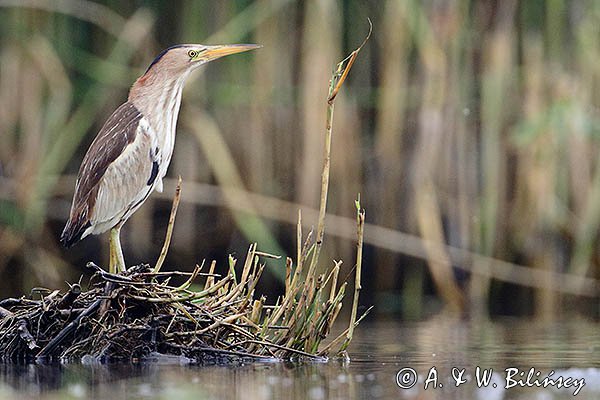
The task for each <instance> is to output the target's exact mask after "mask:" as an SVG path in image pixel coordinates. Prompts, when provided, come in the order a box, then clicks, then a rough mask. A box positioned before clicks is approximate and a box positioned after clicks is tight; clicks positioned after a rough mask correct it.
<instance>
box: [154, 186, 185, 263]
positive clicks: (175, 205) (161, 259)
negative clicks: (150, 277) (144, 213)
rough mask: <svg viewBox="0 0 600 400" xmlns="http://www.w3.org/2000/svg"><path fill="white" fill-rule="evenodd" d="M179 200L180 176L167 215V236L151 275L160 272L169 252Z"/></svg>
mask: <svg viewBox="0 0 600 400" xmlns="http://www.w3.org/2000/svg"><path fill="white" fill-rule="evenodd" d="M180 199H181V176H180V177H179V178H178V179H177V187H176V188H175V197H174V198H173V206H172V207H171V214H170V215H169V225H168V226H167V234H166V236H165V242H164V244H163V247H162V249H161V251H160V255H159V256H158V260H157V261H156V265H155V266H154V269H153V270H152V272H153V273H157V272H159V271H160V268H161V267H162V265H163V263H164V261H165V257H166V256H167V252H168V251H169V246H170V245H171V236H172V235H173V226H174V225H175V216H176V215H177V208H178V207H179V201H180Z"/></svg>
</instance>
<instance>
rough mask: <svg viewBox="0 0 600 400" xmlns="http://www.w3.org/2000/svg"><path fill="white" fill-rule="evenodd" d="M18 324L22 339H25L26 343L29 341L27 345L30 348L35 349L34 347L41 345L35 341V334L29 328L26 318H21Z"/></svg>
mask: <svg viewBox="0 0 600 400" xmlns="http://www.w3.org/2000/svg"><path fill="white" fill-rule="evenodd" d="M17 326H18V332H19V336H20V337H21V340H23V341H24V342H25V343H27V347H29V350H34V349H37V348H39V347H40V346H38V345H37V343H36V342H35V339H34V338H33V336H31V333H30V332H29V329H28V328H27V320H26V319H20V320H19V321H18V322H17Z"/></svg>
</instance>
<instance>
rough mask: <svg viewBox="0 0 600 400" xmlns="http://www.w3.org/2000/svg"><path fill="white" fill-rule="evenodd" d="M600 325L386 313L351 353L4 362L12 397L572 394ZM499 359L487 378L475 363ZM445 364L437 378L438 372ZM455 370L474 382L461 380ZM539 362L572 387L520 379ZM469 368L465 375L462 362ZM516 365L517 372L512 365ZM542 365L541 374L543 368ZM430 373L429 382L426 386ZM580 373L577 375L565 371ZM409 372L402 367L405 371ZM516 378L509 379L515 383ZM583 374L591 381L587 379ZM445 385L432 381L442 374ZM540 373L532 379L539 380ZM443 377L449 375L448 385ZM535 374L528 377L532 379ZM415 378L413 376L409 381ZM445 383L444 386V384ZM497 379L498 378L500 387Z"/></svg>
mask: <svg viewBox="0 0 600 400" xmlns="http://www.w3.org/2000/svg"><path fill="white" fill-rule="evenodd" d="M599 354H600V329H598V326H597V324H594V323H591V322H587V321H584V320H569V321H561V322H557V323H553V324H540V323H533V322H531V321H523V320H501V321H496V322H473V321H460V320H455V319H447V318H441V317H438V318H434V319H432V320H430V321H426V322H419V323H402V324H400V323H397V322H377V323H370V324H363V325H361V326H360V328H359V330H358V332H357V336H356V339H355V341H354V342H353V345H352V346H351V348H350V356H351V361H350V362H343V361H330V362H328V363H302V364H291V363H255V364H244V365H236V366H228V367H226V366H210V367H196V366H187V365H180V364H179V363H177V362H174V363H173V362H165V363H160V364H159V363H154V364H149V365H148V364H146V365H142V366H139V365H137V366H130V365H116V366H115V365H111V366H103V365H79V364H77V365H62V366H49V365H28V366H14V365H0V400H4V399H13V398H19V399H27V398H29V399H34V398H35V399H59V398H60V399H62V398H72V399H79V398H82V399H89V398H106V399H123V398H128V399H138V398H139V399H172V400H174V399H233V398H243V399H263V398H267V399H330V398H331V399H336V398H337V399H363V398H369V399H372V398H384V399H469V398H473V399H491V400H494V399H532V398H533V399H543V400H545V399H572V398H574V396H573V394H574V393H575V390H576V389H577V384H581V383H582V382H583V381H584V382H585V386H583V388H582V389H580V392H579V393H578V394H577V396H576V397H575V398H577V399H596V398H600V361H599V358H598V356H599ZM477 366H479V367H480V368H481V370H480V376H481V372H482V370H483V369H485V370H489V369H493V373H492V375H491V376H492V379H491V380H490V381H489V383H488V384H487V386H486V385H484V384H481V386H482V387H478V385H477V382H476V381H475V376H476V367H477ZM434 367H435V372H437V379H434V378H435V372H432V371H434V370H433V368H434ZM408 368H411V369H413V370H414V371H415V372H416V373H417V375H418V376H419V381H418V383H416V384H415V386H414V387H412V388H410V389H402V388H400V387H399V386H398V385H397V383H396V380H397V373H398V371H400V370H401V369H404V371H405V372H406V374H405V375H404V377H405V378H406V379H407V380H410V379H408V378H410V377H411V376H410V373H411V371H412V370H411V369H408ZM453 368H456V369H455V370H454V375H455V376H456V378H457V379H458V380H460V381H461V382H462V380H463V379H464V378H467V379H466V382H465V383H462V384H461V385H459V386H458V387H456V386H455V382H456V380H455V379H453V378H452V373H453ZM507 368H515V371H518V373H517V375H515V376H514V377H513V380H517V379H518V378H519V376H518V374H519V373H520V372H523V375H524V376H523V377H521V379H522V381H523V382H525V381H526V374H527V372H528V371H529V370H530V369H531V368H533V374H534V376H533V377H532V378H537V381H538V382H540V383H543V379H544V378H545V377H547V376H548V374H549V373H550V372H551V371H555V372H554V374H553V375H552V376H551V378H553V379H554V380H558V378H559V377H562V379H564V382H568V383H569V385H570V386H571V387H569V388H562V389H555V388H552V387H548V388H540V387H528V386H525V387H511V388H508V389H505V386H506V384H507V380H506V375H507V372H506V371H505V370H506V369H507ZM461 369H464V372H463V375H462V376H459V375H460V372H459V371H460V370H461ZM511 373H512V372H511ZM536 373H538V375H537V376H536V375H535V374H536ZM427 377H429V382H430V383H429V386H428V389H427V390H425V389H424V385H425V380H426V379H427ZM568 377H571V380H570V381H567V380H566V378H568ZM400 380H401V381H402V377H400ZM513 380H509V381H508V383H509V385H512V384H513V383H514V381H513ZM582 380H583V381H582ZM434 383H435V384H436V385H437V388H433V384H434ZM531 383H535V379H530V384H531ZM440 384H441V385H440ZM524 384H526V383H524ZM406 386H410V385H409V384H406ZM440 386H442V387H440ZM494 386H495V387H494Z"/></svg>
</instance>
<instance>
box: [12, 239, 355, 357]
mask: <svg viewBox="0 0 600 400" xmlns="http://www.w3.org/2000/svg"><path fill="white" fill-rule="evenodd" d="M309 237H310V235H309ZM307 243H308V240H307V242H306V243H305V245H304V247H303V250H302V251H304V252H305V253H311V252H312V254H314V250H315V247H314V246H312V247H310V246H308V247H307ZM265 257H273V256H272V255H269V254H266V253H262V252H260V251H258V250H257V249H256V245H252V246H250V249H249V251H248V254H247V256H246V259H245V262H244V264H243V266H242V267H241V269H240V268H236V264H237V263H236V260H235V259H234V258H232V257H230V260H229V261H230V263H229V264H230V265H229V272H228V273H227V274H226V275H225V276H222V277H220V276H218V275H216V274H215V273H214V270H215V262H212V263H211V265H210V267H209V268H208V271H206V272H203V266H196V268H195V270H194V271H193V272H189V273H185V272H154V271H153V269H152V268H150V266H149V265H139V266H134V267H131V268H129V270H128V271H127V272H126V273H125V274H122V275H116V274H110V273H108V272H105V271H104V270H102V269H101V268H99V267H98V266H96V265H95V264H93V263H88V266H87V267H88V268H90V269H92V270H93V271H94V274H93V275H92V278H91V279H90V282H89V285H88V286H89V287H88V290H86V291H82V287H81V285H80V284H78V283H76V284H73V285H71V286H70V289H69V290H68V291H67V292H65V293H61V292H59V291H58V290H56V291H50V290H47V289H40V288H36V289H34V290H33V291H32V293H31V295H30V296H28V297H22V298H18V299H14V298H9V299H4V300H2V301H0V316H1V317H2V319H1V320H0V359H2V360H3V361H32V360H37V361H47V360H61V361H73V360H81V359H85V358H86V357H88V358H89V357H92V359H93V360H97V361H101V362H109V361H144V360H148V359H153V358H156V357H160V356H177V357H180V358H181V360H186V361H187V362H191V363H206V362H227V361H231V360H232V359H249V358H251V359H256V358H275V359H294V358H324V357H327V356H328V355H330V354H332V353H334V354H337V353H339V352H341V351H343V350H344V349H345V348H346V347H347V345H348V343H349V342H350V340H351V331H352V329H351V328H350V327H349V328H348V329H346V330H345V331H343V332H342V333H341V334H340V335H339V336H338V337H337V338H335V339H333V340H332V341H330V342H328V343H327V345H325V346H322V345H321V344H322V342H323V340H324V339H325V338H326V337H327V335H328V334H329V332H330V330H331V327H332V325H333V323H334V322H335V320H336V318H337V316H338V314H339V311H340V309H341V307H342V299H343V297H344V294H345V291H346V282H344V283H342V284H340V285H338V273H339V267H340V263H336V264H334V266H333V268H332V269H331V270H330V271H329V272H328V273H327V274H315V272H314V265H313V264H311V263H309V262H308V261H310V260H306V257H304V261H306V263H303V262H302V261H301V262H300V263H298V265H297V266H296V267H295V268H292V261H291V260H290V259H289V258H288V259H287V262H286V265H287V274H286V281H285V293H284V294H283V296H281V297H280V298H279V299H278V301H277V302H276V304H274V305H267V304H266V299H265V297H264V296H260V297H258V298H257V296H256V294H255V292H256V291H255V287H256V284H257V282H258V281H259V279H260V277H261V275H262V272H263V270H264V267H265V264H264V263H263V262H262V259H263V258H265ZM313 260H314V258H313ZM304 265H307V267H308V270H307V271H303V270H304ZM311 270H312V271H311ZM303 272H306V273H305V274H304V273H303ZM175 280H179V281H181V280H184V282H183V283H181V284H179V285H175V284H172V283H171V282H172V281H175ZM197 281H203V282H202V284H199V283H197ZM355 311H356V310H354V312H353V313H352V315H353V316H356V312H355ZM360 319H361V318H359V319H354V320H353V321H351V327H352V328H353V327H354V326H356V325H357V324H358V322H360Z"/></svg>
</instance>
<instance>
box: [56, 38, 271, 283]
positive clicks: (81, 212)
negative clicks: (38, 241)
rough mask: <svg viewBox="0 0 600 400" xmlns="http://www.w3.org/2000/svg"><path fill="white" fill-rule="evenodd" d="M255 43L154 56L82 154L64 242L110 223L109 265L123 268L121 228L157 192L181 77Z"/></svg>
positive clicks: (183, 48) (192, 47)
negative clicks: (123, 100)
mask: <svg viewBox="0 0 600 400" xmlns="http://www.w3.org/2000/svg"><path fill="white" fill-rule="evenodd" d="M258 47H260V46H257V45H254V44H236V45H224V46H205V45H201V44H182V45H177V46H172V47H169V48H168V49H166V50H164V51H163V52H161V53H160V54H159V55H158V56H157V57H156V58H155V59H154V61H152V63H151V64H150V66H149V67H148V69H147V70H146V72H145V73H144V74H143V75H142V76H141V77H140V78H138V80H136V81H135V83H134V84H133V86H132V87H131V89H130V90H129V97H128V99H127V101H126V102H125V103H123V104H122V105H121V106H119V108H117V109H116V110H115V111H114V112H113V113H112V115H111V116H110V117H109V118H108V120H107V121H106V122H105V123H104V126H103V127H102V128H101V129H100V132H99V133H98V135H97V136H96V138H95V139H94V141H93V142H92V144H91V145H90V147H89V149H88V151H87V153H86V154H85V156H84V157H83V161H82V163H81V167H80V168H79V173H78V175H77V181H76V183H75V194H74V196H73V203H72V205H71V213H70V216H69V220H68V221H67V224H66V226H65V229H64V230H63V232H62V235H61V237H60V241H61V242H62V244H63V245H64V246H65V247H70V246H72V245H73V244H75V243H77V242H78V241H80V240H81V239H83V238H84V237H86V236H88V235H89V234H95V235H97V234H100V233H103V232H106V231H107V230H109V229H110V264H109V265H110V271H111V272H113V273H115V272H116V271H117V270H118V271H121V272H122V271H124V270H125V260H124V259H123V252H122V250H121V242H120V231H121V227H122V226H123V224H124V223H125V222H126V221H127V219H129V217H131V215H132V214H133V213H134V212H135V211H136V210H137V209H138V208H139V207H140V206H141V205H142V203H143V202H144V201H145V200H146V199H147V198H148V196H149V195H150V193H152V191H153V190H156V191H158V192H162V188H163V184H162V179H163V177H164V176H165V174H166V172H167V168H168V167H169V162H170V161H171V156H172V154H173V147H174V144H175V130H176V125H177V116H178V114H179V106H180V105H181V92H182V89H183V85H184V83H185V80H186V78H187V77H188V76H189V75H190V73H191V72H192V71H193V70H195V69H196V68H198V67H199V66H200V65H202V64H205V63H207V62H209V61H212V60H216V59H217V58H220V57H223V56H226V55H229V54H235V53H241V52H243V51H248V50H253V49H256V48H258Z"/></svg>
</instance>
